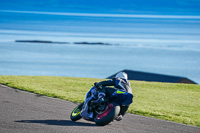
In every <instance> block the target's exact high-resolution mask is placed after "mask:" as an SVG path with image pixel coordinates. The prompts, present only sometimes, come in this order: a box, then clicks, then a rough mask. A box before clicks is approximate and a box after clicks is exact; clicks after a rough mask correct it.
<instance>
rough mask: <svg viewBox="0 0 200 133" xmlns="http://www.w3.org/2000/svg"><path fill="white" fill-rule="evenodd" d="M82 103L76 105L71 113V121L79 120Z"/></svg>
mask: <svg viewBox="0 0 200 133" xmlns="http://www.w3.org/2000/svg"><path fill="white" fill-rule="evenodd" d="M83 104H84V102H83V103H81V104H80V105H78V106H77V107H76V108H75V109H74V110H73V111H72V113H71V115H70V119H71V120H72V121H77V120H80V119H81V118H82V117H81V115H80V114H81V110H82V107H83Z"/></svg>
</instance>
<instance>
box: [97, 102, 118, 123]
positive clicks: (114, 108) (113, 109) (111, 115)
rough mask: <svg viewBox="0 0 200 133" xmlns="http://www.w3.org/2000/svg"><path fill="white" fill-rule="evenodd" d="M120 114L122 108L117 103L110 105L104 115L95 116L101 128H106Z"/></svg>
mask: <svg viewBox="0 0 200 133" xmlns="http://www.w3.org/2000/svg"><path fill="white" fill-rule="evenodd" d="M119 113H120V106H119V105H118V104H116V103H114V102H113V103H109V104H108V105H107V108H106V110H105V111H103V112H102V113H99V114H97V115H96V116H95V118H94V121H95V123H96V124H97V125H99V126H104V125H107V124H109V123H110V122H111V121H113V120H114V119H115V118H116V117H117V116H118V115H119Z"/></svg>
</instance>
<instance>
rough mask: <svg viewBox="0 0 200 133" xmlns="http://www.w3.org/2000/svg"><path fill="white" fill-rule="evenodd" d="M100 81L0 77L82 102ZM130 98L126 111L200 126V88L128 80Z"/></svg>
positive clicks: (1, 80)
mask: <svg viewBox="0 0 200 133" xmlns="http://www.w3.org/2000/svg"><path fill="white" fill-rule="evenodd" d="M101 80H102V79H92V78H70V77H50V76H0V83H1V84H4V85H7V86H10V87H14V88H17V89H20V90H25V91H29V92H33V93H37V94H41V95H46V96H50V97H55V98H60V99H64V100H69V101H73V102H79V103H80V102H83V101H84V97H85V93H86V92H87V91H88V90H89V89H90V88H91V87H92V85H93V83H94V82H98V81H101ZM130 82H131V86H132V88H133V94H134V99H133V103H132V104H131V106H130V108H129V110H128V112H129V113H133V114H138V115H143V116H149V117H154V118H158V119H164V120H169V121H174V122H178V123H183V124H188V125H194V126H199V127H200V85H189V84H171V83H157V82H142V81H130Z"/></svg>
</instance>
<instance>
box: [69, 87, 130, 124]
mask: <svg viewBox="0 0 200 133" xmlns="http://www.w3.org/2000/svg"><path fill="white" fill-rule="evenodd" d="M98 93H99V91H98V89H97V88H96V87H95V86H93V87H92V88H91V89H90V90H89V91H88V92H87V94H86V96H85V101H84V102H83V103H81V104H80V105H78V106H77V107H76V108H75V109H74V110H73V111H72V113H71V115H70V119H71V120H72V121H77V120H79V119H81V118H83V119H85V120H88V121H93V122H95V123H96V125H99V126H104V125H107V124H109V123H110V122H112V121H114V120H115V119H116V118H117V117H118V116H119V115H120V109H121V108H122V106H129V105H130V104H131V103H132V99H133V95H132V94H130V93H127V92H126V91H124V90H116V91H115V92H114V93H113V94H112V95H111V96H109V97H107V96H106V97H105V99H104V101H103V102H102V101H101V102H97V103H96V102H95V101H97V99H98Z"/></svg>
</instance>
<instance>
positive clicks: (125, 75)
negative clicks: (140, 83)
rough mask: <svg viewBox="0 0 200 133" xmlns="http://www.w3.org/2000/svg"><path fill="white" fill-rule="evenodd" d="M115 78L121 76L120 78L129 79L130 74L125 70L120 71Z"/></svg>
mask: <svg viewBox="0 0 200 133" xmlns="http://www.w3.org/2000/svg"><path fill="white" fill-rule="evenodd" d="M115 78H120V79H126V80H127V79H128V75H127V74H126V73H125V72H119V73H118V74H117V75H116V76H115Z"/></svg>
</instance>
